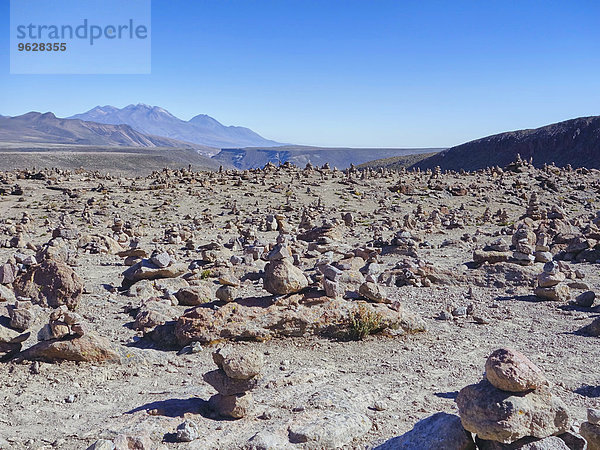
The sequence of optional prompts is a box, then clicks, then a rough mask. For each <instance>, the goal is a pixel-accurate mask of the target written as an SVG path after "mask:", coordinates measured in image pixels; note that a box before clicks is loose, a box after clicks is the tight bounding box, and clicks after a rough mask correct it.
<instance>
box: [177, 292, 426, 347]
mask: <svg viewBox="0 0 600 450" xmlns="http://www.w3.org/2000/svg"><path fill="white" fill-rule="evenodd" d="M363 303H364V302H363ZM364 308H365V311H367V312H368V313H369V314H370V316H372V317H377V319H378V321H377V329H373V330H372V332H377V331H383V332H386V331H388V332H390V333H393V334H394V335H398V334H405V333H416V332H421V331H425V330H426V326H425V322H424V321H423V319H422V318H421V317H419V316H418V315H416V314H413V313H411V312H409V311H406V310H405V309H404V308H403V307H401V306H400V305H399V304H393V305H387V304H380V303H364ZM355 312H356V302H351V301H346V300H342V299H332V298H328V297H318V298H311V299H306V300H304V299H303V296H302V295H299V294H298V295H292V296H289V297H282V298H280V299H279V300H278V301H277V302H274V303H273V302H268V301H266V300H265V301H264V302H263V303H261V302H259V301H258V300H257V299H255V300H253V301H248V302H246V303H245V304H242V303H226V304H224V305H223V306H221V307H220V308H218V309H213V308H209V307H204V306H198V307H196V308H194V309H191V310H189V311H187V312H186V313H185V314H184V315H183V316H181V317H179V319H178V320H177V324H176V327H175V334H176V337H177V340H178V342H179V344H180V345H188V344H189V343H190V342H193V341H198V342H202V343H211V342H218V341H221V340H223V339H230V340H254V341H263V340H267V339H270V338H273V337H286V336H309V335H320V336H329V337H342V336H347V335H348V333H349V331H350V323H351V317H352V316H353V314H355Z"/></svg>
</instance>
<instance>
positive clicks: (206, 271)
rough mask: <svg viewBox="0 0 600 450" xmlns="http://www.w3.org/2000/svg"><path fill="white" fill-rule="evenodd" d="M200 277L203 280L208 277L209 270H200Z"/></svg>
mask: <svg viewBox="0 0 600 450" xmlns="http://www.w3.org/2000/svg"><path fill="white" fill-rule="evenodd" d="M200 278H201V279H203V280H206V279H207V278H210V270H208V269H207V270H203V271H202V272H200Z"/></svg>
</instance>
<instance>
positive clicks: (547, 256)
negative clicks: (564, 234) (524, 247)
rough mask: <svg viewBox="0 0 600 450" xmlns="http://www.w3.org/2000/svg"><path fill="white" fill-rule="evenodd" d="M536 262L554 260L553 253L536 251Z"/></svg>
mask: <svg viewBox="0 0 600 450" xmlns="http://www.w3.org/2000/svg"><path fill="white" fill-rule="evenodd" d="M534 256H535V260H536V262H543V263H547V262H550V261H552V253H550V252H535V253H534Z"/></svg>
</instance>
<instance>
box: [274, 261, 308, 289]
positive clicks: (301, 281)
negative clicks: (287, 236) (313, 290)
mask: <svg viewBox="0 0 600 450" xmlns="http://www.w3.org/2000/svg"><path fill="white" fill-rule="evenodd" d="M307 286H308V280H307V279H306V276H305V275H304V272H302V270H300V269H298V268H297V267H296V266H294V265H293V264H292V263H291V262H289V261H288V260H287V259H282V260H275V261H271V262H270V263H269V264H267V265H266V266H265V275H264V278H263V287H264V289H265V290H266V291H267V292H269V293H271V294H274V295H287V294H293V293H295V292H300V291H301V290H302V289H304V288H305V287H307Z"/></svg>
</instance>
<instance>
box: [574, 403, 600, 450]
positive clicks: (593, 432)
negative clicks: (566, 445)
mask: <svg viewBox="0 0 600 450" xmlns="http://www.w3.org/2000/svg"><path fill="white" fill-rule="evenodd" d="M579 433H580V434H581V436H583V437H584V438H585V440H586V441H587V443H588V449H589V450H598V449H600V409H594V408H588V410H587V422H583V423H582V424H581V426H580V427H579Z"/></svg>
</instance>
